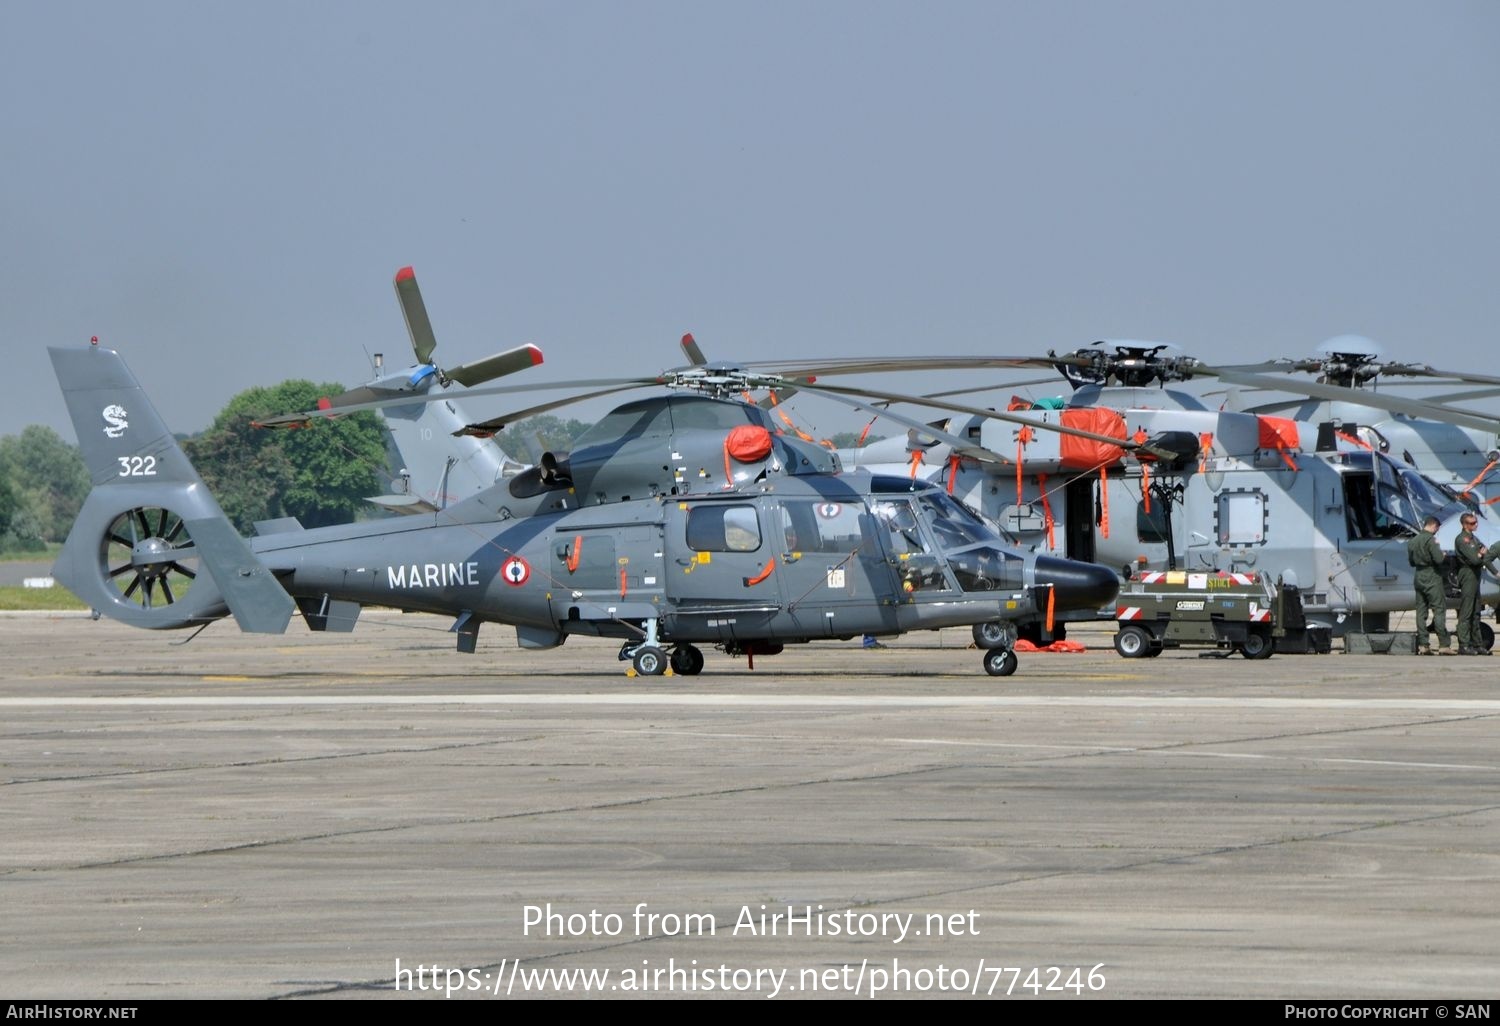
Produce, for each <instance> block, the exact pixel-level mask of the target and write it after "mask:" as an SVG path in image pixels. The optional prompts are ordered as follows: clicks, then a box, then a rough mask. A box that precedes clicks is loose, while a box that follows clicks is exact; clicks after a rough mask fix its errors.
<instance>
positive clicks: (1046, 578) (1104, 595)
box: [1036, 556, 1120, 609]
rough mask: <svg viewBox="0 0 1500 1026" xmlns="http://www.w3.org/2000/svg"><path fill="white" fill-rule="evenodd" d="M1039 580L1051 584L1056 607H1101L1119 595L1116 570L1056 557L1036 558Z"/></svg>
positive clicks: (1118, 580)
mask: <svg viewBox="0 0 1500 1026" xmlns="http://www.w3.org/2000/svg"><path fill="white" fill-rule="evenodd" d="M1036 583H1037V584H1050V585H1052V594H1053V596H1054V597H1055V603H1056V608H1057V609H1099V608H1102V607H1103V606H1107V605H1109V604H1110V603H1112V602H1114V600H1115V596H1116V595H1118V594H1120V578H1119V575H1118V574H1116V573H1115V572H1114V571H1113V570H1111V569H1109V568H1108V567H1104V566H1100V565H1098V564H1097V563H1080V562H1078V561H1077V560H1074V559H1061V558H1059V557H1057V556H1038V557H1036Z"/></svg>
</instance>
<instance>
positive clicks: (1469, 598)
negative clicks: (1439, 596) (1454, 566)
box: [1453, 531, 1489, 651]
mask: <svg viewBox="0 0 1500 1026" xmlns="http://www.w3.org/2000/svg"><path fill="white" fill-rule="evenodd" d="M1453 554H1454V555H1455V556H1457V557H1458V588H1459V598H1458V645H1459V648H1460V649H1479V650H1480V651H1483V650H1484V640H1483V638H1482V636H1481V634H1480V630H1479V579H1480V577H1481V576H1483V574H1484V566H1485V564H1486V563H1487V562H1489V560H1488V559H1487V558H1486V557H1487V556H1488V555H1489V553H1488V552H1486V551H1485V547H1484V543H1483V542H1481V541H1480V540H1479V539H1478V538H1476V537H1474V535H1473V533H1472V532H1470V531H1462V532H1460V533H1459V536H1458V537H1457V538H1455V539H1454V540H1453Z"/></svg>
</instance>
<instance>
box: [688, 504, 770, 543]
mask: <svg viewBox="0 0 1500 1026" xmlns="http://www.w3.org/2000/svg"><path fill="white" fill-rule="evenodd" d="M687 543H688V548H690V549H692V550H693V551H694V552H754V551H755V550H756V549H758V548H760V522H759V521H758V520H757V519H756V516H755V507H754V506H694V507H693V508H692V509H690V510H688V516H687Z"/></svg>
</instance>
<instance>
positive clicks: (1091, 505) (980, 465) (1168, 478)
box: [859, 342, 1500, 639]
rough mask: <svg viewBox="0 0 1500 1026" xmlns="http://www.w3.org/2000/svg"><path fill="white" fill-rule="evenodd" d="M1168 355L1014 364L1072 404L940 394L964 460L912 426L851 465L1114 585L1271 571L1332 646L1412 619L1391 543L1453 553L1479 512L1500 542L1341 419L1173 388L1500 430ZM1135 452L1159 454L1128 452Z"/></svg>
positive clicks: (1113, 354) (1151, 348) (1486, 591)
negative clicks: (1074, 562)
mask: <svg viewBox="0 0 1500 1026" xmlns="http://www.w3.org/2000/svg"><path fill="white" fill-rule="evenodd" d="M1106 347H1108V348H1106ZM1170 348H1171V347H1167V346H1163V345H1160V344H1156V343H1143V342H1115V343H1097V344H1096V345H1095V346H1094V347H1088V348H1084V349H1080V350H1076V351H1074V352H1071V353H1065V354H1061V355H1059V354H1056V353H1052V354H1049V355H1048V357H1046V358H1034V357H1021V358H1014V360H1013V365H1014V366H1017V367H1034V366H1044V365H1049V364H1050V365H1051V366H1053V367H1054V368H1056V369H1057V370H1058V371H1060V372H1062V373H1063V375H1064V377H1066V378H1067V379H1068V381H1069V383H1070V384H1071V385H1072V386H1073V389H1074V391H1073V394H1072V395H1071V397H1069V398H1068V399H1066V400H1061V399H1059V400H1056V401H1052V402H1047V403H1031V402H1019V401H1018V402H1015V403H1013V404H1012V409H1011V410H1009V411H1006V412H999V411H994V410H988V409H983V408H979V407H975V406H971V405H963V404H958V403H955V402H953V401H952V400H951V399H948V398H942V397H938V398H931V399H928V400H924V402H926V403H927V404H928V405H930V406H932V407H935V408H938V409H947V410H949V411H952V412H953V413H955V414H960V415H961V416H958V417H954V418H950V419H949V420H947V421H945V422H940V423H941V424H942V426H943V427H944V428H945V433H947V434H949V435H959V436H963V437H964V438H966V439H968V440H969V442H968V447H966V446H964V445H958V446H953V445H945V444H939V441H940V440H939V439H938V438H937V437H936V432H935V431H934V432H932V433H924V432H921V431H920V430H916V431H913V432H912V433H911V435H910V436H909V437H908V439H906V440H905V441H903V440H900V439H890V440H887V441H886V442H883V443H877V445H874V446H871V447H869V448H868V449H867V450H866V451H865V452H863V453H861V454H860V455H859V464H860V465H862V466H866V467H872V468H873V469H876V470H877V471H882V472H899V471H900V470H902V469H906V468H910V470H911V471H912V472H913V473H914V474H915V475H916V476H919V477H921V478H922V479H925V480H930V481H933V482H935V483H939V484H942V485H943V486H944V487H945V488H946V489H949V490H951V493H952V494H953V495H954V496H955V497H957V498H959V499H960V500H962V501H964V502H966V503H967V504H968V505H970V506H971V507H973V508H975V509H977V510H979V511H980V512H981V513H982V514H984V515H985V516H986V517H988V518H990V519H992V520H994V521H995V522H997V523H998V524H999V525H1000V526H1001V527H1002V528H1003V529H1004V530H1005V531H1006V532H1007V534H1009V535H1011V536H1014V537H1016V538H1018V539H1019V540H1020V542H1021V544H1022V545H1024V546H1028V547H1030V548H1031V549H1033V550H1034V551H1038V552H1052V553H1057V554H1066V555H1067V556H1068V557H1069V558H1073V559H1085V560H1091V561H1097V562H1100V563H1103V564H1105V565H1110V566H1117V567H1122V568H1124V569H1125V571H1126V572H1132V571H1145V570H1171V569H1185V570H1189V571H1197V572H1205V571H1207V572H1213V571H1222V572H1225V573H1246V572H1257V571H1266V572H1269V573H1270V574H1271V575H1272V577H1273V578H1280V579H1281V580H1283V582H1285V583H1289V584H1297V585H1299V587H1300V591H1301V598H1302V601H1303V605H1304V610H1305V612H1306V614H1307V617H1308V619H1309V621H1311V622H1313V623H1319V624H1323V625H1326V626H1327V627H1329V628H1330V630H1331V631H1332V632H1333V633H1334V634H1335V635H1342V634H1344V633H1346V632H1348V631H1351V630H1382V629H1386V628H1387V627H1388V626H1389V617H1390V615H1391V614H1392V613H1395V612H1400V611H1404V610H1410V609H1411V608H1412V599H1413V584H1412V570H1411V568H1410V567H1409V566H1408V565H1407V562H1406V554H1405V548H1404V541H1405V539H1406V538H1408V537H1410V536H1411V535H1412V534H1413V533H1415V531H1416V530H1418V525H1420V523H1421V520H1422V518H1423V517H1424V516H1426V515H1428V514H1431V515H1436V516H1438V517H1439V518H1440V520H1442V521H1443V524H1444V526H1443V528H1442V530H1441V531H1440V532H1439V539H1440V540H1441V541H1444V543H1445V544H1448V545H1450V547H1451V541H1452V537H1453V536H1454V535H1455V534H1456V533H1457V531H1458V519H1459V515H1460V513H1461V512H1462V511H1463V510H1466V509H1477V510H1478V511H1479V512H1480V514H1481V520H1480V529H1479V534H1480V536H1481V538H1482V539H1483V540H1484V541H1485V542H1486V544H1495V543H1496V542H1500V520H1497V518H1496V517H1495V514H1494V512H1493V510H1492V508H1490V507H1489V506H1487V505H1486V504H1484V503H1482V502H1480V501H1478V500H1477V499H1476V498H1474V497H1472V496H1468V497H1465V496H1462V495H1460V494H1459V492H1458V490H1457V489H1455V488H1453V487H1449V486H1446V485H1444V484H1442V483H1439V482H1435V481H1433V480H1431V479H1430V478H1429V477H1426V476H1424V475H1423V473H1421V472H1420V471H1419V470H1418V468H1417V467H1414V466H1412V465H1410V464H1408V463H1406V462H1403V461H1400V460H1398V459H1396V458H1394V456H1393V455H1392V454H1390V453H1387V452H1384V451H1381V449H1380V448H1379V447H1375V446H1371V445H1369V444H1368V443H1366V442H1364V441H1363V440H1362V439H1361V438H1360V437H1359V433H1358V430H1357V425H1355V424H1354V423H1353V422H1352V421H1351V422H1342V423H1341V422H1335V421H1325V422H1322V423H1313V422H1308V421H1293V420H1290V419H1286V418H1282V417H1274V416H1271V415H1269V414H1266V413H1261V414H1256V413H1242V412H1236V411H1231V410H1217V409H1210V408H1208V407H1207V406H1206V405H1205V404H1204V403H1203V401H1202V400H1201V399H1200V398H1199V397H1197V396H1194V395H1191V394H1189V393H1186V392H1183V391H1180V390H1179V389H1178V388H1173V387H1170V386H1172V385H1173V384H1175V383H1177V382H1185V381H1189V380H1192V379H1194V378H1200V377H1202V378H1206V377H1216V378H1218V379H1220V380H1223V381H1226V382H1230V383H1235V384H1243V385H1247V386H1251V387H1262V386H1266V387H1269V385H1270V383H1272V382H1274V383H1275V385H1276V387H1280V388H1283V389H1285V390H1287V391H1299V390H1300V391H1302V392H1303V393H1304V394H1309V395H1318V396H1322V397H1324V398H1328V399H1337V400H1347V401H1354V400H1359V399H1361V398H1364V399H1366V400H1367V402H1366V405H1367V406H1377V405H1378V406H1379V407H1380V408H1383V409H1395V410H1399V411H1401V412H1402V413H1404V414H1405V415H1406V416H1408V417H1421V418H1433V419H1436V418H1443V419H1445V420H1447V421H1449V422H1456V423H1459V424H1464V425H1469V426H1474V427H1476V428H1483V427H1485V426H1488V427H1489V428H1490V430H1493V428H1494V426H1495V425H1496V424H1497V423H1500V421H1497V420H1496V418H1493V417H1488V416H1487V415H1484V414H1480V413H1475V412H1472V411H1466V410H1459V409H1454V408H1451V407H1447V406H1443V405H1442V404H1440V403H1436V402H1432V401H1426V400H1410V399H1401V398H1398V397H1388V396H1381V397H1369V396H1367V395H1366V394H1365V393H1362V392H1358V391H1355V390H1353V389H1349V388H1345V387H1342V386H1339V385H1337V384H1332V383H1322V384H1317V383H1296V382H1291V381H1288V380H1285V379H1282V378H1274V377H1272V376H1271V375H1270V373H1269V372H1271V371H1273V370H1277V369H1279V367H1280V365H1279V364H1263V365H1255V366H1250V367H1208V366H1207V365H1204V364H1202V363H1201V362H1199V361H1197V360H1193V359H1191V358H1187V357H1182V356H1178V355H1175V354H1172V353H1171V352H1170ZM1111 350H1112V351H1111ZM867 394H868V393H867ZM892 399H897V397H892ZM898 401H901V400H898ZM1042 422H1045V423H1047V424H1051V425H1061V424H1073V425H1084V426H1088V427H1091V428H1092V429H1093V430H1094V431H1095V432H1097V433H1098V434H1099V435H1101V436H1103V437H1105V438H1107V439H1112V442H1106V443H1104V444H1100V445H1098V446H1092V447H1091V446H1079V445H1075V444H1072V443H1070V442H1069V441H1068V439H1067V438H1066V437H1063V436H1059V435H1056V434H1048V433H1043V432H1041V431H1038V430H1036V429H1037V428H1039V427H1041V426H1042ZM1146 438H1150V439H1152V440H1153V442H1154V444H1153V446H1152V449H1154V450H1155V451H1146V452H1143V451H1142V450H1141V449H1140V448H1139V447H1138V446H1137V444H1136V443H1137V442H1138V441H1139V440H1141V439H1146ZM972 447H978V448H982V449H984V450H986V451H991V452H993V451H999V452H1002V453H1009V454H1011V455H1012V459H1011V461H1010V462H1009V463H1008V464H1004V465H1002V464H996V463H994V462H992V461H988V460H985V459H976V458H973V455H974V454H973V452H972ZM1482 595H1483V600H1484V601H1485V602H1487V603H1494V602H1496V601H1497V600H1500V586H1497V584H1496V582H1495V581H1494V580H1491V579H1486V581H1485V582H1484V585H1483V588H1482ZM1078 616H1079V618H1086V615H1085V614H1078ZM1486 626H1487V625H1486ZM1488 637H1489V635H1488V633H1487V639H1488Z"/></svg>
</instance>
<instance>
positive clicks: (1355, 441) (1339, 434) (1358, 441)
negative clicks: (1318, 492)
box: [1333, 431, 1494, 477]
mask: <svg viewBox="0 0 1500 1026" xmlns="http://www.w3.org/2000/svg"><path fill="white" fill-rule="evenodd" d="M1333 434H1334V437H1336V438H1342V439H1343V440H1344V441H1346V442H1348V443H1349V444H1351V445H1357V446H1359V447H1360V448H1361V449H1369V450H1370V451H1371V452H1374V451H1375V449H1374V447H1373V446H1372V445H1370V443H1369V442H1367V441H1365V440H1364V439H1363V438H1357V437H1355V436H1354V435H1351V434H1349V433H1348V432H1347V431H1335V432H1334V433H1333ZM1493 466H1494V464H1493V463H1491V464H1490V467H1493ZM1485 469H1486V470H1488V469H1489V467H1486V468H1485ZM1483 476H1484V475H1483V474H1481V475H1480V477H1483Z"/></svg>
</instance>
